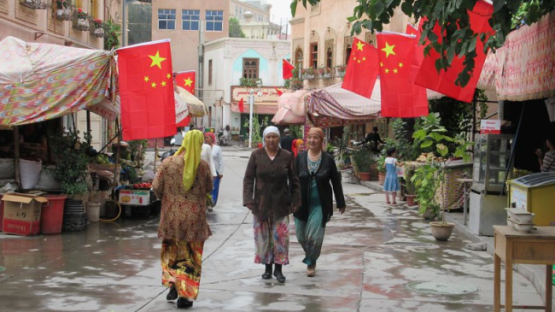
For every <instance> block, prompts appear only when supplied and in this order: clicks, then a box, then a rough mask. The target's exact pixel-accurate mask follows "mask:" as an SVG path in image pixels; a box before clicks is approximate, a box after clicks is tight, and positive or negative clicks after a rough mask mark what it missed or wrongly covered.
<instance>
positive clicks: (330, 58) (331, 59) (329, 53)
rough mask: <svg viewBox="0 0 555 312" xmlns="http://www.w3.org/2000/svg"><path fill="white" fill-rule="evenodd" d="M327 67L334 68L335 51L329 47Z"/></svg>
mask: <svg viewBox="0 0 555 312" xmlns="http://www.w3.org/2000/svg"><path fill="white" fill-rule="evenodd" d="M326 67H327V68H332V67H333V49H332V48H331V47H329V48H328V51H327V52H326Z"/></svg>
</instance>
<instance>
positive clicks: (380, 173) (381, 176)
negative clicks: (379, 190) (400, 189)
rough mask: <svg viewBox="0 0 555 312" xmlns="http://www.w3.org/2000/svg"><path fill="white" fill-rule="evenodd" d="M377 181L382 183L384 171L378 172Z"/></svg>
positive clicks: (383, 181)
mask: <svg viewBox="0 0 555 312" xmlns="http://www.w3.org/2000/svg"><path fill="white" fill-rule="evenodd" d="M378 182H379V183H380V185H383V184H384V183H385V172H379V173H378Z"/></svg>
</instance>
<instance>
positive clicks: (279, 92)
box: [274, 88, 283, 96]
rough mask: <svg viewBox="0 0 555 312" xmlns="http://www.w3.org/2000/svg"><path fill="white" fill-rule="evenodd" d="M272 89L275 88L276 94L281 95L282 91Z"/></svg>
mask: <svg viewBox="0 0 555 312" xmlns="http://www.w3.org/2000/svg"><path fill="white" fill-rule="evenodd" d="M274 89H276V92H277V94H278V96H281V95H282V94H283V92H282V91H281V90H280V89H278V88H274Z"/></svg>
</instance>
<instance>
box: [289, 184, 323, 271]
mask: <svg viewBox="0 0 555 312" xmlns="http://www.w3.org/2000/svg"><path fill="white" fill-rule="evenodd" d="M323 219H324V213H323V212H322V205H321V204H320V197H319V194H318V188H317V186H316V180H314V179H312V187H311V196H310V205H309V207H308V220H307V221H306V222H305V221H302V220H299V219H297V218H295V233H296V234H297V240H298V241H299V244H300V245H301V246H302V247H303V250H304V253H305V258H304V259H303V263H304V264H306V265H309V266H315V265H316V261H317V260H318V258H319V257H320V252H321V251H322V244H323V243H324V234H325V233H326V228H325V227H323V226H322V224H323Z"/></svg>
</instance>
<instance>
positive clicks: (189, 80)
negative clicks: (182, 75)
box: [185, 77, 193, 87]
mask: <svg viewBox="0 0 555 312" xmlns="http://www.w3.org/2000/svg"><path fill="white" fill-rule="evenodd" d="M192 83H193V81H192V80H191V78H189V77H187V79H185V86H186V87H192Z"/></svg>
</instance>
